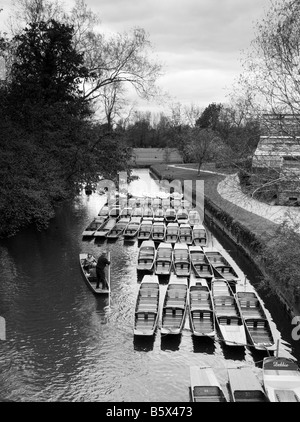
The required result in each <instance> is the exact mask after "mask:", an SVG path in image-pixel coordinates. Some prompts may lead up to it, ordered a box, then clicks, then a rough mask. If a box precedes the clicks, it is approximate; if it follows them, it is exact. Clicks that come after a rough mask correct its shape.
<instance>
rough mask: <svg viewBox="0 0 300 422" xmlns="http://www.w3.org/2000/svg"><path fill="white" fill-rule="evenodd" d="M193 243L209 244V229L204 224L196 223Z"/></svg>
mask: <svg viewBox="0 0 300 422" xmlns="http://www.w3.org/2000/svg"><path fill="white" fill-rule="evenodd" d="M193 244H194V245H200V246H207V231H206V228H205V227H204V226H203V224H195V225H194V227H193Z"/></svg>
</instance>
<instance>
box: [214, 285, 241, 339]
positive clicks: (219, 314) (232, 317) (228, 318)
mask: <svg viewBox="0 0 300 422" xmlns="http://www.w3.org/2000/svg"><path fill="white" fill-rule="evenodd" d="M211 290H212V298H213V304H214V310H215V317H216V323H217V326H218V328H219V331H220V334H221V339H222V340H223V341H224V343H225V344H226V345H228V346H246V345H247V338H246V331H245V327H244V324H243V320H242V317H241V315H240V311H239V308H238V304H237V302H236V299H235V296H234V294H233V292H232V290H231V288H230V286H229V284H228V282H227V281H226V280H221V279H213V280H212V282H211Z"/></svg>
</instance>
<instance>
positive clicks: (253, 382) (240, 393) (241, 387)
mask: <svg viewBox="0 0 300 422" xmlns="http://www.w3.org/2000/svg"><path fill="white" fill-rule="evenodd" d="M227 372H228V380H229V382H228V384H229V391H230V395H231V400H232V401H233V402H237V403H247V402H268V401H269V400H268V397H267V395H266V393H265V391H264V389H263V387H262V384H261V383H260V381H259V380H258V378H257V376H256V375H255V374H254V373H253V371H252V370H251V369H250V368H248V367H246V366H240V367H238V368H228V369H227Z"/></svg>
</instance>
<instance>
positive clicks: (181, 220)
mask: <svg viewBox="0 0 300 422" xmlns="http://www.w3.org/2000/svg"><path fill="white" fill-rule="evenodd" d="M188 222H189V213H188V211H187V210H186V209H185V208H178V210H177V223H178V224H187V223H188Z"/></svg>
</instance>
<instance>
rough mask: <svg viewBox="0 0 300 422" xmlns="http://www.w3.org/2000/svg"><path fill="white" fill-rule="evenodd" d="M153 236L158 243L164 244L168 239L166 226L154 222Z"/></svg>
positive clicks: (159, 222)
mask: <svg viewBox="0 0 300 422" xmlns="http://www.w3.org/2000/svg"><path fill="white" fill-rule="evenodd" d="M151 236H152V239H153V240H154V241H156V242H164V240H165V237H166V225H165V223H164V222H163V221H154V223H153V228H152V235H151Z"/></svg>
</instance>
